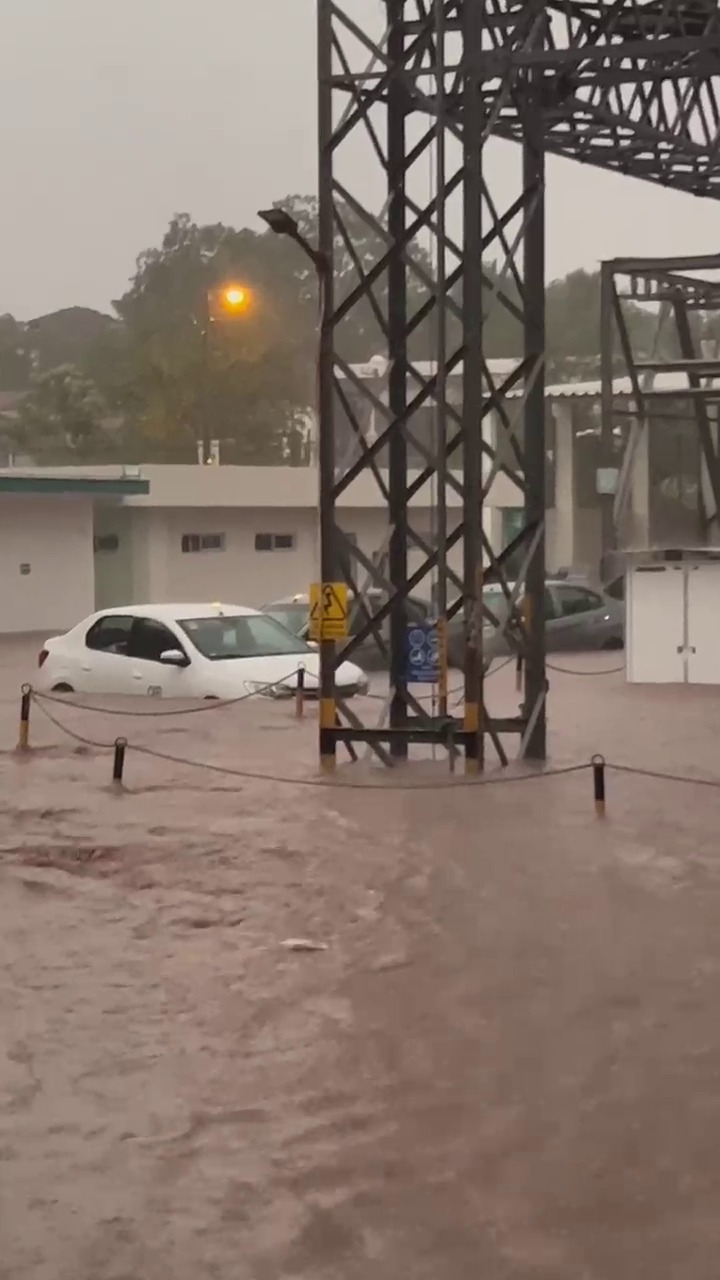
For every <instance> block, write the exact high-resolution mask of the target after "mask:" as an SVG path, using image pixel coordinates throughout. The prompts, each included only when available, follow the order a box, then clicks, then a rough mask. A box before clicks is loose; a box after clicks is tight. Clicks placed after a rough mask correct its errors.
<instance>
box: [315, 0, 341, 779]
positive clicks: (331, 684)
mask: <svg viewBox="0 0 720 1280" xmlns="http://www.w3.org/2000/svg"><path fill="white" fill-rule="evenodd" d="M332 14H333V4H332V0H318V151H319V155H318V168H319V213H318V279H319V282H320V289H321V298H320V347H319V352H318V478H319V483H320V498H319V510H320V521H319V532H320V577H321V580H322V581H323V582H333V581H334V580H335V568H336V535H335V514H334V502H333V490H334V486H335V421H334V407H335V396H334V385H333V377H334V369H333V325H332V317H333V306H334V299H333V294H334V290H333V283H334V281H333V263H334V254H333V249H334V214H333V161H332V157H333V146H332V139H333V116H332V88H331V73H332V57H333V25H332ZM319 692H320V703H319V713H320V714H319V748H320V766H321V768H322V769H324V770H325V771H326V772H332V770H334V768H335V764H336V735H335V728H336V721H337V714H336V706H335V641H334V640H325V639H323V637H322V632H321V637H320V691H319Z"/></svg>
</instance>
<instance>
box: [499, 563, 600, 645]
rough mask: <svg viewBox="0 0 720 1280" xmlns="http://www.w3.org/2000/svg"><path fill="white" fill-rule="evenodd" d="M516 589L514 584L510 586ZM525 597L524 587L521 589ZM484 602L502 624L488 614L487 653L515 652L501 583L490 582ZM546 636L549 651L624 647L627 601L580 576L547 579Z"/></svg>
mask: <svg viewBox="0 0 720 1280" xmlns="http://www.w3.org/2000/svg"><path fill="white" fill-rule="evenodd" d="M510 590H511V591H512V590H513V587H512V586H511V587H510ZM518 596H519V597H520V598H521V597H522V589H520V591H519V592H518ZM483 604H484V605H485V608H486V609H488V610H489V611H490V612H491V613H492V614H493V616H494V617H495V618H496V619H497V621H498V623H499V624H500V625H499V627H497V626H494V625H493V624H492V623H491V622H490V621H489V619H487V618H486V621H485V627H484V632H483V641H484V650H485V656H486V657H495V656H496V655H498V654H505V653H510V652H514V651H515V649H516V647H517V646H515V645H513V644H512V641H511V640H510V639H509V638H508V631H510V630H511V628H508V627H507V619H508V613H509V610H508V604H507V598H506V596H505V594H504V592H503V591H502V589H501V588H500V587H499V586H496V585H494V584H488V585H487V586H486V587H485V588H484V590H483ZM545 637H546V647H547V651H548V653H560V652H562V651H563V650H565V651H573V650H574V651H575V652H583V651H588V650H591V649H622V648H624V645H625V605H624V603H623V602H622V601H621V600H615V599H612V598H611V597H610V596H608V595H606V594H605V593H604V592H602V591H598V590H596V589H595V588H594V587H591V586H589V585H588V584H587V583H586V582H584V581H582V580H580V579H573V578H562V579H554V578H552V579H548V580H547V582H546V583H545Z"/></svg>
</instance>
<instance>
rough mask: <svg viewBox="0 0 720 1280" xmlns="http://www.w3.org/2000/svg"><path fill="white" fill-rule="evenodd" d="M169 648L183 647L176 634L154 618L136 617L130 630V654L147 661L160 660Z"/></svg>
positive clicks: (132, 656)
mask: <svg viewBox="0 0 720 1280" xmlns="http://www.w3.org/2000/svg"><path fill="white" fill-rule="evenodd" d="M168 649H182V645H181V644H180V641H179V640H178V638H177V636H176V635H173V633H172V631H170V630H168V628H167V627H166V626H164V625H163V623H162V622H156V621H155V619H154V618H136V619H135V621H134V624H133V628H132V631H131V632H130V642H129V644H128V650H127V651H128V656H129V657H131V658H141V659H142V660H143V661H145V662H159V661H160V657H161V655H162V654H163V653H166V652H167V650H168Z"/></svg>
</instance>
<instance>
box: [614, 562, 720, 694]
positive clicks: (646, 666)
mask: <svg viewBox="0 0 720 1280" xmlns="http://www.w3.org/2000/svg"><path fill="white" fill-rule="evenodd" d="M626 572H627V582H626V591H625V600H626V608H627V625H626V635H625V649H626V663H627V678H628V680H629V681H630V682H631V683H634V684H720V548H712V547H703V548H701V549H699V550H693V549H690V548H685V547H682V548H665V549H662V550H660V549H658V550H651V551H633V552H628V553H627V570H626Z"/></svg>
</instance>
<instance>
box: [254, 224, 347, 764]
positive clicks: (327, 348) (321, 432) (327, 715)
mask: <svg viewBox="0 0 720 1280" xmlns="http://www.w3.org/2000/svg"><path fill="white" fill-rule="evenodd" d="M258 217H259V218H262V220H263V222H264V223H266V225H267V226H268V227H269V228H270V230H271V231H272V232H273V233H274V234H275V235H276V236H287V237H288V239H289V240H294V241H295V243H296V244H297V245H299V246H300V248H301V249H302V251H303V253H304V254H305V256H306V258H309V259H310V261H311V262H312V264H313V267H314V268H315V274H316V275H317V280H318V290H319V293H320V341H319V346H318V363H317V423H318V427H317V431H318V441H317V464H318V479H319V482H320V492H319V494H318V515H319V520H318V534H319V539H320V547H319V556H318V560H319V569H320V580H321V582H334V580H335V574H336V570H337V564H338V561H337V556H336V532H335V525H334V520H333V513H332V503H331V500H330V497H329V495H330V494H331V493H332V489H333V485H334V483H335V390H334V382H333V378H334V371H333V257H332V247H331V248H330V251H329V252H326V251H325V250H324V249H318V248H316V247H315V245H313V244H311V243H310V241H309V240H308V239H306V237H305V236H304V235H303V234H302V232H301V230H300V228H299V226H298V224H297V222H296V221H295V219H294V218H293V216H292V214H290V213H288V212H287V210H286V209H279V208H275V209H259V210H258ZM321 227H322V223H321ZM321 235H322V232H321ZM329 235H330V244H331V246H332V230H331V228H330V229H329ZM338 724H339V719H338V714H337V710H336V704H335V641H334V640H326V639H325V638H324V637H323V634H322V624H321V629H320V760H321V764H322V767H323V768H324V769H328V770H329V769H334V767H335V729H336V727H337V725H338Z"/></svg>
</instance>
